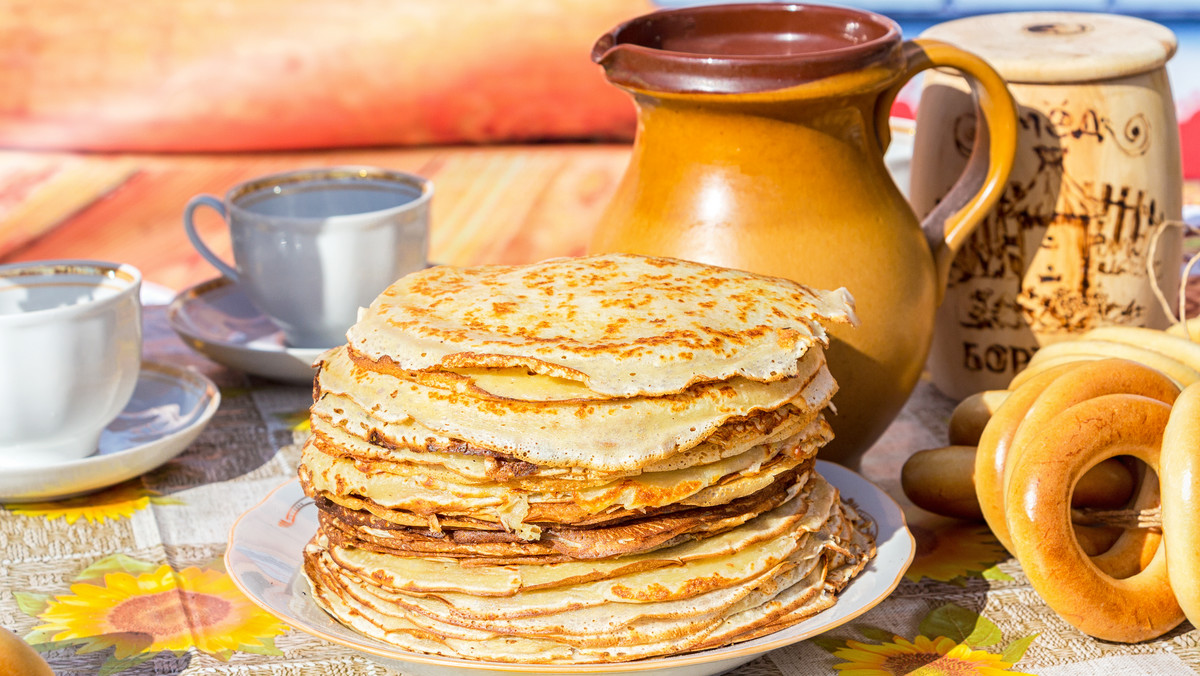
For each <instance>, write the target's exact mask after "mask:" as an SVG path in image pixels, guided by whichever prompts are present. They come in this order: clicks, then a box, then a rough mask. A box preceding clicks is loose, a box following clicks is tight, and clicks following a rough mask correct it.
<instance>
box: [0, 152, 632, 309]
mask: <svg viewBox="0 0 1200 676" xmlns="http://www.w3.org/2000/svg"><path fill="white" fill-rule="evenodd" d="M53 157H54V158H56V161H68V162H70V163H74V164H75V165H77V167H78V169H77V170H76V171H78V172H80V173H81V174H82V175H88V173H89V172H100V171H101V169H103V168H106V167H109V166H110V165H112V166H119V167H121V171H122V172H123V173H120V174H115V173H114V175H115V176H119V177H120V178H121V180H119V181H116V185H117V187H116V188H115V189H111V190H108V191H107V192H105V191H103V190H100V189H98V188H97V189H93V190H89V191H81V190H80V189H79V186H80V182H79V181H62V182H57V183H56V182H47V183H46V184H45V185H43V186H42V188H41V190H42V192H41V193H39V194H40V195H41V197H39V199H40V200H43V201H44V202H46V203H61V204H62V205H74V206H70V207H69V208H68V207H67V206H64V209H65V210H66V211H68V212H70V213H69V215H68V216H65V217H63V218H59V219H55V218H49V217H47V218H44V219H43V221H44V222H45V223H46V224H47V227H49V226H54V227H53V228H52V229H49V230H48V231H47V229H46V228H40V229H35V228H32V227H30V226H28V225H26V224H25V222H24V221H22V222H20V223H15V224H14V223H13V222H10V220H9V219H7V218H5V216H4V213H3V212H0V232H3V228H5V227H15V228H20V229H21V230H22V231H23V232H27V233H29V234H30V235H33V236H36V235H40V236H37V238H36V239H34V240H32V241H25V243H24V245H22V246H20V247H18V248H15V249H12V250H10V251H8V252H7V253H5V252H2V251H0V262H13V261H24V260H38V259H47V258H98V259H103V260H114V261H121V262H128V263H131V264H133V265H135V266H137V267H138V268H140V269H141V270H142V273H143V275H144V277H145V279H146V280H148V281H151V282H154V283H156V284H161V285H164V286H167V287H169V288H171V289H175V290H179V289H182V288H185V287H187V286H190V285H191V284H195V283H197V282H200V281H203V280H205V279H208V278H211V277H214V276H216V274H217V273H216V271H215V270H214V269H213V268H212V266H210V265H209V264H208V263H207V262H206V261H205V260H204V259H202V258H201V257H200V255H199V254H197V253H196V252H195V251H194V250H193V249H192V246H191V244H190V243H189V242H188V240H187V237H186V235H185V234H184V231H183V225H182V221H181V218H182V214H183V208H184V205H185V204H186V203H187V201H188V199H190V198H191V197H192V196H193V195H196V194H198V193H202V192H207V193H211V194H214V195H218V196H221V195H224V194H225V192H226V191H227V190H228V189H229V188H230V187H231V186H233V185H234V184H236V183H238V182H240V181H244V180H247V179H250V178H253V177H255V176H259V175H262V174H266V173H271V172H276V171H287V170H291V169H299V168H303V167H311V166H331V165H338V164H365V165H373V166H382V167H388V168H391V169H397V170H401V171H408V172H412V173H416V174H419V175H422V176H426V177H428V178H430V179H432V180H433V182H434V186H435V187H434V190H435V193H434V198H433V208H432V213H431V223H432V225H431V228H432V229H431V249H430V257H431V259H432V260H434V261H436V262H441V263H453V264H459V265H475V264H482V263H516V262H528V261H532V260H539V259H542V258H549V257H552V256H560V255H570V254H579V253H582V252H583V251H584V249H585V248H586V245H587V242H588V240H589V239H590V236H591V232H592V229H593V228H594V226H595V223H596V222H597V221H598V219H599V218H600V215H601V213H602V211H603V209H604V207H605V205H606V204H607V203H608V200H609V198H610V197H611V195H612V193H613V191H614V190H615V189H616V184H617V182H618V181H619V180H620V177H621V174H622V173H623V172H624V170H625V166H626V164H627V163H628V159H629V147H628V146H626V145H622V144H597V145H590V144H577V145H576V144H572V145H536V146H456V147H436V148H409V149H399V150H397V149H383V150H351V151H329V152H304V153H263V154H216V155H177V156H173V155H123V156H119V157H106V156H89V155H70V156H67V155H54V156H53ZM5 158H7V159H8V160H9V161H12V162H17V163H22V162H24V163H27V165H28V166H31V167H36V166H39V165H38V163H39V162H44V161H46V160H45V158H46V156H44V155H41V154H38V153H2V154H0V166H2V161H3V160H4V159H5ZM114 163H115V164H114ZM22 204H23V202H22V200H21V199H16V200H15V205H14V208H28V205H25V206H24V207H22ZM197 230H198V231H199V232H200V234H201V236H202V237H203V238H204V240H205V242H207V243H208V245H209V246H210V247H211V248H212V249H213V250H214V251H216V252H217V253H219V254H220V255H222V256H225V257H227V258H228V259H230V260H232V254H231V252H230V243H229V235H228V230H227V229H226V227H225V226H224V224H223V223H222V222H221V221H220V219H219V218H218V217H217V215H216V214H215V213H212V212H211V211H210V210H203V211H201V212H198V213H197ZM23 241H24V240H23Z"/></svg>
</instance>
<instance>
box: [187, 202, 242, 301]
mask: <svg viewBox="0 0 1200 676" xmlns="http://www.w3.org/2000/svg"><path fill="white" fill-rule="evenodd" d="M202 206H207V207H209V208H211V209H213V210H214V211H216V212H217V213H218V214H221V219H222V220H224V221H225V222H226V223H228V222H229V211H228V210H226V209H225V203H224V202H222V201H221V200H219V199H217V198H216V197H213V196H212V195H196V196H195V197H193V198H192V199H190V200H188V203H187V206H186V207H184V209H183V229H184V231H186V232H187V236H188V239H189V240H191V242H192V246H193V247H195V248H196V251H198V252H200V255H201V256H204V259H205V260H207V261H208V262H209V263H212V264H213V267H215V268H216V269H218V270H220V271H221V274H222V275H224V276H226V277H228V278H229V279H230V280H232V281H234V282H237V281H238V274H237V271H236V270H234V269H233V267H232V266H230V265H229V264H228V263H226V262H225V261H223V260H221V259H220V258H219V257H217V254H215V253H213V252H212V249H209V248H208V246H207V245H205V244H204V242H203V241H202V240H201V239H200V234H199V233H197V232H196V224H195V223H193V222H192V215H193V214H195V213H196V209H199V208H200V207H202Z"/></svg>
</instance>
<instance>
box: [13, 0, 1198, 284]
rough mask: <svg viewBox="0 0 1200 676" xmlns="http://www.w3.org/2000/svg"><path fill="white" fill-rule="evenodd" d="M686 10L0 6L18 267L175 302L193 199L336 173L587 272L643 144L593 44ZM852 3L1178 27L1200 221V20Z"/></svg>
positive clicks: (213, 220)
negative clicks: (426, 196) (375, 181)
mask: <svg viewBox="0 0 1200 676" xmlns="http://www.w3.org/2000/svg"><path fill="white" fill-rule="evenodd" d="M686 4H696V3H695V2H688V1H685V0H661V2H660V3H659V4H656V3H654V2H651V0H456V1H455V2H453V3H450V2H437V1H435V0H361V1H359V2H354V3H346V2H341V1H340V0H286V1H285V0H172V1H171V2H152V1H151V0H140V1H135V2H125V3H111V2H104V1H102V0H0V263H3V262H10V261H18V260H30V259H42V258H67V257H73V258H100V259H107V260H120V261H123V262H129V263H133V264H134V265H137V266H138V267H140V268H142V270H143V272H144V274H145V278H146V280H148V282H149V284H148V287H149V288H151V289H159V290H160V291H161V295H162V297H163V298H165V299H166V300H169V299H170V297H171V295H173V294H174V293H175V292H178V291H180V290H182V289H184V288H186V287H187V286H189V285H192V284H196V283H198V282H200V281H202V280H204V279H207V278H211V277H215V276H216V271H215V270H213V269H212V268H211V267H210V266H208V264H207V263H205V262H204V261H203V260H202V259H200V258H199V256H198V255H196V254H195V252H194V251H193V250H192V248H191V246H190V245H189V244H188V242H187V240H186V237H185V236H184V234H183V228H182V226H181V224H180V216H181V212H182V209H183V206H184V204H185V203H186V202H187V200H188V199H189V198H190V197H192V196H193V195H195V194H197V193H201V192H208V193H213V194H217V195H221V194H223V193H224V192H225V191H226V190H227V189H228V188H229V187H231V186H232V185H233V184H235V183H237V182H239V181H242V180H246V179H248V178H251V177H253V176H257V175H260V174H264V173H268V172H273V171H280V170H286V169H292V168H298V167H302V166H316V165H330V164H371V165H378V166H386V167H389V168H393V169H398V170H401V171H410V172H414V173H418V174H422V175H424V176H427V177H429V178H431V179H433V180H434V182H435V184H436V185H437V192H436V196H435V198H434V203H433V216H432V220H433V231H432V241H431V253H430V256H431V258H432V260H434V261H435V262H440V263H457V264H476V263H488V262H527V261H531V260H537V259H540V258H543V257H546V256H548V255H551V254H558V253H561V252H570V253H582V252H583V249H584V247H585V246H586V242H587V240H588V237H589V234H590V228H591V226H592V224H593V223H594V222H595V220H596V219H597V218H598V216H599V213H600V211H601V210H602V209H603V207H604V206H605V204H606V202H607V200H608V197H609V196H610V195H611V192H612V190H613V189H614V188H615V184H616V182H617V181H618V180H619V179H620V176H621V173H622V172H623V171H624V168H625V165H626V163H627V161H628V152H629V142H630V140H631V139H632V137H633V133H634V124H635V121H634V114H633V106H632V103H631V101H630V100H629V98H628V96H627V95H626V94H625V93H624V92H622V91H620V90H618V89H616V88H614V87H613V86H611V85H610V84H609V83H608V82H607V81H606V80H605V79H604V76H603V73H602V72H601V70H600V68H599V67H598V66H596V65H595V64H594V63H592V61H591V58H590V52H591V48H592V44H593V43H594V42H595V40H596V38H597V37H599V36H600V35H601V34H602V33H604V32H606V31H607V30H609V29H610V28H611V27H613V26H614V25H616V24H617V23H619V22H621V21H623V20H625V19H628V18H632V17H634V16H637V15H640V14H643V13H646V12H649V11H653V10H655V9H657V8H659V7H677V6H682V5H686ZM843 4H852V5H854V6H857V7H860V8H864V9H871V10H875V11H878V12H881V13H883V14H886V15H888V16H891V17H892V18H894V19H896V20H897V21H898V22H899V23H900V25H901V26H902V29H903V32H904V35H905V37H916V36H917V35H918V34H920V32H921V31H923V30H924V29H925V28H927V27H929V26H930V25H933V24H935V23H938V22H941V21H946V20H949V19H953V18H958V17H962V16H969V15H976V14H983V13H993V12H1004V11H1017V10H1022V11H1024V10H1045V9H1063V10H1077V11H1096V12H1111V13H1121V14H1131V15H1136V16H1139V17H1144V18H1147V19H1150V20H1153V21H1157V22H1160V23H1163V24H1164V25H1166V26H1168V27H1169V28H1170V29H1171V30H1173V31H1174V32H1175V34H1176V35H1177V36H1178V38H1179V49H1178V52H1177V54H1176V55H1175V57H1174V58H1173V59H1172V60H1171V61H1170V62H1169V63H1168V65H1167V70H1168V73H1169V76H1170V78H1171V82H1172V91H1173V94H1174V98H1175V103H1176V106H1177V113H1178V120H1179V123H1180V129H1181V136H1182V140H1183V154H1184V163H1183V166H1184V173H1185V176H1186V177H1187V178H1188V179H1191V180H1190V182H1189V183H1188V184H1187V187H1186V193H1185V202H1188V203H1198V204H1200V192H1198V188H1197V187H1198V186H1200V2H1188V1H1185V0H1059V1H1058V2H1054V3H1050V4H1049V5H1047V3H1045V2H1040V1H1034V0H1008V1H1004V0H860V1H858V2H854V3H843ZM918 96H919V87H918V86H917V85H913V86H909V87H907V88H906V89H905V91H904V92H902V94H901V96H900V98H899V99H898V101H897V104H896V107H895V109H894V111H893V112H894V115H895V116H896V117H897V118H899V119H901V120H902V119H903V118H911V117H912V116H913V111H914V110H915V109H916V101H917V97H918ZM896 152H898V153H902V152H903V148H899V147H898V149H897V151H896ZM900 159H901V161H902V160H903V158H900ZM1193 195H1196V196H1194V197H1193ZM1188 213H1191V211H1190V210H1189V212H1188ZM206 216H207V217H208V218H207V220H206V221H205V222H203V223H200V224H198V225H199V226H200V230H201V234H202V236H203V237H204V238H205V239H206V241H208V242H209V245H210V246H211V247H212V248H214V250H216V251H217V252H218V253H221V254H222V255H225V256H227V257H228V256H229V244H228V233H227V231H226V229H225V227H224V224H222V223H221V222H219V219H218V218H217V217H216V216H215V215H213V214H207V215H206Z"/></svg>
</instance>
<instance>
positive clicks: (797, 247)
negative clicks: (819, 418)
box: [591, 3, 1016, 466]
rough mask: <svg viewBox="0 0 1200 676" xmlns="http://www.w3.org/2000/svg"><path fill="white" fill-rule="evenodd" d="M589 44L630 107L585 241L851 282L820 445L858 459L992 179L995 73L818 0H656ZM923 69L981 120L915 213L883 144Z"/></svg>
mask: <svg viewBox="0 0 1200 676" xmlns="http://www.w3.org/2000/svg"><path fill="white" fill-rule="evenodd" d="M592 58H593V60H594V61H596V62H597V63H599V64H600V65H601V66H603V67H604V69H605V72H606V74H607V77H608V79H609V81H610V82H612V83H613V84H614V85H616V86H618V87H620V88H622V89H624V90H626V91H627V92H629V93H630V94H631V95H632V96H633V98H634V101H635V103H636V104H637V108H638V127H637V137H636V139H635V141H634V146H633V153H632V156H631V159H630V163H629V167H628V168H627V170H626V173H625V175H624V177H623V178H622V180H621V183H620V185H619V186H618V188H617V190H616V193H615V195H614V197H613V200H612V203H611V204H610V205H609V206H608V208H607V209H606V211H605V213H604V215H603V216H602V218H601V221H600V223H599V226H598V229H597V230H596V233H595V235H594V238H593V240H592V243H591V250H592V252H594V253H600V252H612V251H625V252H631V253H641V254H650V255H663V256H674V257H678V258H685V259H690V260H695V261H701V262H705V263H711V264H715V265H723V266H727V267H734V268H741V269H745V270H751V271H754V272H759V273H764V274H769V275H775V276H779V277H787V278H790V279H794V280H796V281H799V282H802V283H804V284H808V285H810V286H815V287H820V288H837V287H841V286H844V287H846V288H847V289H849V290H850V292H851V293H852V294H853V295H854V298H855V301H856V306H857V312H858V315H859V318H860V319H861V325H860V326H858V327H857V328H852V327H844V328H843V327H839V328H838V329H837V330H835V331H834V332H833V344H832V345H831V347H830V349H829V352H828V358H829V365H830V370H831V371H832V372H833V375H834V377H835V378H836V379H837V381H838V383H839V386H840V390H839V392H838V394H837V395H836V396H835V397H834V400H833V403H834V405H835V406H836V409H837V414H836V415H835V416H833V418H832V420H831V421H830V422H831V423H832V425H833V428H834V432H835V434H836V437H835V439H834V441H833V442H832V443H831V444H830V445H829V446H828V447H826V448H825V449H823V450H822V451H821V457H822V458H825V459H828V460H834V461H838V462H842V463H844V464H848V465H851V466H854V465H857V464H858V463H859V460H860V458H861V455H862V454H863V452H865V451H866V450H867V449H868V448H869V447H870V446H871V445H872V443H874V441H875V440H876V439H877V438H878V437H879V436H880V434H882V433H883V431H884V429H886V428H887V426H888V425H889V424H890V423H891V421H892V420H893V418H895V417H896V415H897V414H898V413H899V411H900V409H901V407H902V406H903V405H904V402H905V401H906V400H907V399H908V396H909V394H911V392H912V389H913V387H914V386H915V385H916V383H917V380H918V379H919V378H920V376H921V372H922V368H923V366H924V363H925V358H926V356H927V353H928V350H929V345H930V341H931V338H932V332H933V324H934V312H935V309H936V307H937V304H938V302H939V301H940V299H941V297H942V294H943V291H944V285H945V280H946V275H947V270H948V268H949V265H950V261H951V259H952V258H953V256H954V253H955V252H956V251H957V250H958V248H959V246H960V245H961V244H962V243H963V241H964V239H965V237H966V236H967V235H968V234H969V233H970V232H971V230H972V229H973V228H974V227H975V225H976V223H977V222H978V221H979V220H980V219H981V218H982V217H983V216H984V215H985V214H986V213H987V211H988V210H989V209H990V208H991V207H992V205H993V204H995V202H996V200H997V199H998V198H999V197H1000V194H1001V192H1002V190H1003V188H1004V184H1005V182H1006V181H1007V179H1008V174H1009V171H1010V170H1011V168H1012V162H1013V153H1014V151H1015V147H1016V113H1015V108H1014V105H1013V100H1012V97H1011V96H1009V93H1008V90H1007V89H1006V87H1005V84H1004V81H1003V80H1002V79H1001V78H1000V76H998V75H997V74H996V72H995V71H994V70H992V69H991V68H990V67H989V66H988V65H987V64H986V63H984V62H983V61H982V60H980V59H979V58H977V57H975V56H973V55H971V54H969V53H967V52H965V51H963V50H961V49H958V48H956V47H952V46H950V45H948V44H945V43H940V42H936V41H931V40H913V41H908V42H905V41H902V40H901V38H900V29H899V26H897V24H896V23H895V22H894V21H892V20H891V19H888V18H887V17H884V16H881V15H879V14H874V13H871V12H865V11H859V10H854V9H846V8H837V7H826V6H818V5H789V4H777V3H769V4H767V3H764V4H747V5H708V6H699V7H691V8H686V9H677V10H664V11H659V12H655V13H652V14H647V15H644V16H641V17H637V18H634V19H632V20H630V21H627V22H625V23H623V24H621V25H619V26H617V27H616V28H614V29H613V30H612V31H610V32H609V33H607V34H606V35H604V36H602V37H601V38H600V39H599V41H598V42H597V43H596V45H595V47H594V49H593V51H592ZM934 67H948V68H953V69H956V70H958V71H960V72H962V73H963V74H965V75H967V76H968V77H969V78H971V79H972V80H973V82H974V84H975V91H976V93H977V98H978V103H979V107H980V110H981V112H982V116H981V119H982V121H983V123H982V124H980V125H979V126H978V129H979V131H978V132H977V133H976V137H975V139H974V150H973V152H972V155H971V158H970V160H969V162H968V165H967V168H966V169H965V171H964V173H963V176H962V178H960V179H959V181H958V183H957V184H956V185H955V187H954V188H953V190H952V191H951V192H950V193H949V194H948V195H947V196H946V198H945V199H943V201H942V203H941V205H940V206H939V207H938V208H937V209H934V210H933V211H932V212H931V213H930V214H929V215H928V216H927V217H926V218H925V220H924V222H919V221H918V220H917V218H916V216H915V215H914V213H913V210H912V208H911V207H910V206H909V204H908V202H907V201H906V200H905V198H904V196H903V195H902V194H901V193H900V190H899V189H898V188H897V187H896V185H895V183H893V181H892V179H891V176H890V175H889V174H888V171H887V168H886V166H885V165H884V161H883V153H884V150H885V149H886V148H887V146H888V143H889V141H890V135H889V127H888V115H889V111H890V109H891V105H892V102H893V100H894V99H895V97H896V94H897V92H898V91H899V89H900V87H901V86H902V85H903V84H904V83H905V82H906V81H907V80H908V79H909V78H911V77H912V76H913V75H915V74H916V73H918V72H920V71H922V70H925V69H927V68H934ZM949 131H950V130H947V132H949Z"/></svg>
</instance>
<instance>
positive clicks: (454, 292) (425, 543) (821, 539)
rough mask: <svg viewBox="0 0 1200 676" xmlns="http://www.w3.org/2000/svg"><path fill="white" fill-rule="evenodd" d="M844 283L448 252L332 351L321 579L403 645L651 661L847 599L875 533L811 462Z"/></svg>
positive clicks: (326, 593) (315, 452) (317, 468)
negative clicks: (457, 258)
mask: <svg viewBox="0 0 1200 676" xmlns="http://www.w3.org/2000/svg"><path fill="white" fill-rule="evenodd" d="M855 321H856V320H855V318H854V311H853V302H852V299H851V298H850V297H849V294H847V293H846V292H845V290H838V291H834V292H820V291H814V290H811V289H808V288H806V287H804V286H802V285H799V284H796V283H794V282H790V281H786V280H782V279H775V278H770V277H763V276H759V275H753V274H750V273H746V272H740V271H734V270H729V269H724V268H717V267H712V266H707V265H700V264H696V263H689V262H684V261H679V260H674V259H665V258H647V257H640V256H632V255H605V256H593V257H583V258H562V259H553V260H549V261H545V262H543V263H539V264H534V265H528V266H488V267H479V268H453V267H437V268H431V269H428V270H425V271H422V272H418V273H416V274H412V275H409V276H407V277H404V278H403V279H401V280H399V281H398V282H396V283H395V284H393V285H392V286H391V287H389V288H388V289H387V290H386V291H385V292H384V293H383V294H381V295H380V296H379V297H378V298H377V299H376V300H375V302H374V303H372V305H371V307H370V308H367V309H366V310H364V311H363V312H362V313H361V315H360V318H359V321H358V323H357V324H356V325H355V326H354V327H352V328H351V329H350V331H349V332H348V333H347V337H348V339H349V343H348V345H345V346H342V347H339V348H336V349H334V350H331V351H330V352H328V353H326V354H325V355H324V356H323V357H322V361H321V364H320V369H319V373H318V376H317V380H316V386H315V389H314V400H315V403H314V405H313V407H312V416H311V422H312V436H311V438H310V440H309V441H308V442H307V445H306V446H305V448H304V454H303V461H302V464H301V466H300V478H301V481H302V483H303V485H304V488H305V491H306V492H307V493H308V495H309V496H311V497H312V498H313V499H314V500H315V501H316V503H317V506H318V508H319V514H320V527H319V530H318V532H317V534H316V535H315V537H314V538H313V539H312V541H311V543H310V544H309V546H308V547H307V549H306V551H305V573H306V575H307V577H308V579H309V581H310V583H311V585H312V588H313V593H314V598H315V599H316V600H317V602H318V603H319V604H320V605H321V606H322V607H324V608H325V609H326V610H327V611H328V612H329V613H330V614H332V615H333V616H334V617H336V618H337V619H339V620H340V621H341V622H343V623H344V624H346V625H348V626H350V627H353V628H355V629H357V630H359V631H360V632H362V633H364V634H367V635H369V636H372V637H375V638H378V639H381V640H383V641H386V642H388V643H391V644H394V645H396V646H399V647H401V648H404V649H408V650H412V651H418V652H424V653H434V654H438V655H445V656H454V657H465V658H474V659H483V660H491V661H500V662H529V663H546V662H553V663H583V662H612V661H623V660H632V659H638V658H643V657H649V656H655V655H663V654H668V653H670V654H673V653H679V652H684V651H691V650H700V649H706V648H712V647H716V646H722V645H726V644H729V643H732V642H735V641H742V640H746V639H749V638H753V637H757V636H761V635H764V634H767V633H770V632H773V631H776V630H778V629H780V628H783V627H787V626H789V625H791V624H793V623H796V622H799V621H800V620H803V619H805V618H807V617H810V616H812V615H813V614H815V613H817V612H819V611H821V610H823V609H825V608H828V607H829V606H831V605H832V604H833V603H834V602H835V595H836V594H837V593H838V592H839V591H840V590H841V589H842V588H843V587H844V586H845V585H846V584H847V583H848V581H849V580H850V578H852V577H853V576H854V575H855V574H857V573H858V572H859V571H860V570H862V568H863V566H864V565H865V564H866V562H867V561H868V560H869V559H870V557H871V556H872V555H873V554H874V542H873V539H872V537H871V535H870V524H869V522H867V520H866V519H865V518H863V517H861V516H860V515H858V514H857V513H856V512H855V511H854V510H853V508H852V507H850V506H849V505H847V504H845V503H844V502H843V501H842V500H841V499H840V497H839V494H838V491H837V490H836V489H835V488H834V487H833V486H831V485H830V484H829V483H827V482H826V481H825V480H824V479H822V477H821V476H819V475H818V474H817V473H816V472H815V471H814V456H815V454H816V452H817V449H818V448H819V447H820V446H821V445H822V444H825V443H827V442H828V441H829V439H830V438H831V437H832V433H831V432H830V428H829V426H828V424H827V423H826V422H825V419H824V417H823V411H824V410H825V409H826V408H827V407H828V406H829V401H830V398H831V397H832V396H833V394H834V391H835V390H836V385H835V383H834V380H833V378H832V377H831V376H830V373H829V371H828V370H827V368H826V366H825V358H824V351H823V345H824V344H825V343H826V341H827V339H826V334H825V330H824V329H823V327H822V324H821V323H822V322H847V323H853V322H855Z"/></svg>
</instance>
